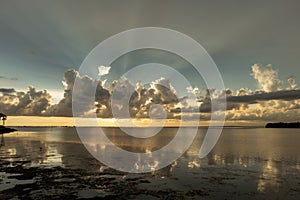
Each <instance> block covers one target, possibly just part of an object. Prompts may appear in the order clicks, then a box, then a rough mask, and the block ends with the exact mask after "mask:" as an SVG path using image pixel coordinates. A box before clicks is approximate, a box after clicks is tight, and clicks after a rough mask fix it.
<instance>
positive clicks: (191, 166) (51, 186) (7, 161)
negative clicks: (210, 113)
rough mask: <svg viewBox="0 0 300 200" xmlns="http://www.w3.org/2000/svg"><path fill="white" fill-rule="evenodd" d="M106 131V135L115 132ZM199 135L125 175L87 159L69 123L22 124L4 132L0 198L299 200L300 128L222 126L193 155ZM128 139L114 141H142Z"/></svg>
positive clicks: (168, 134) (169, 134) (134, 148)
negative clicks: (173, 156)
mask: <svg viewBox="0 0 300 200" xmlns="http://www.w3.org/2000/svg"><path fill="white" fill-rule="evenodd" d="M19 129H20V128H19ZM107 132H110V133H114V134H113V136H112V137H111V139H112V140H114V139H115V138H114V137H117V138H119V137H120V135H118V134H117V136H116V133H118V131H117V130H112V129H108V130H107ZM164 132H165V134H164V136H163V138H162V139H161V140H159V141H168V140H170V137H172V135H173V132H174V130H172V129H165V130H164ZM204 133H205V130H204V129H200V130H199V133H198V135H197V138H196V140H195V142H194V143H193V145H192V146H191V147H190V149H189V150H188V151H187V152H186V153H185V154H184V155H183V156H182V157H181V158H180V159H178V160H177V161H175V162H174V163H172V165H169V166H167V167H165V168H163V169H161V170H158V171H155V172H152V173H146V174H131V173H123V172H119V171H116V170H113V169H111V168H108V167H106V166H105V165H103V164H101V163H100V162H99V161H97V160H96V159H95V158H93V156H91V155H90V154H89V153H88V152H87V150H86V149H85V147H84V146H83V145H82V144H81V142H80V140H79V138H78V136H77V134H76V131H75V129H74V128H30V127H29V128H21V129H20V131H19V132H17V133H12V134H9V135H5V137H4V139H5V146H3V147H1V151H0V153H1V154H0V159H1V160H0V199H12V198H14V199H61V198H62V199H67V198H68V199H87V198H90V199H92V198H97V199H144V200H145V199H237V198H238V199H253V198H254V199H299V197H300V156H299V153H300V150H299V148H298V145H297V143H298V141H299V139H300V130H292V129H290V130H284V131H283V130H277V129H272V130H271V129H268V130H265V129H225V130H224V131H223V134H222V136H221V138H220V140H219V142H218V144H217V145H216V147H215V148H214V149H213V151H212V152H211V153H210V154H209V155H208V156H207V157H206V158H204V159H202V160H200V159H199V158H198V152H199V148H200V145H201V140H202V138H203V135H204ZM122 141H123V142H124V139H123V140H122ZM155 141H157V140H155ZM115 142H116V143H118V141H117V140H115ZM127 143H128V141H127ZM127 143H126V142H125V143H122V144H120V145H121V146H124V148H127V149H130V147H131V148H132V151H138V150H137V147H138V146H141V143H137V144H136V145H135V142H134V141H131V145H128V144H127ZM148 144H149V143H147V142H145V145H148ZM163 144H164V143H159V144H156V143H155V144H154V145H155V146H161V145H163ZM142 146H143V145H142Z"/></svg>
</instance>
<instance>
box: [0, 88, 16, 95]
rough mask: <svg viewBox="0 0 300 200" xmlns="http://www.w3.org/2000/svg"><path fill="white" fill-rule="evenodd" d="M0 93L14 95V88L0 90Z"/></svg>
mask: <svg viewBox="0 0 300 200" xmlns="http://www.w3.org/2000/svg"><path fill="white" fill-rule="evenodd" d="M0 92H1V93H2V94H11V93H15V92H16V91H15V89H14V88H0Z"/></svg>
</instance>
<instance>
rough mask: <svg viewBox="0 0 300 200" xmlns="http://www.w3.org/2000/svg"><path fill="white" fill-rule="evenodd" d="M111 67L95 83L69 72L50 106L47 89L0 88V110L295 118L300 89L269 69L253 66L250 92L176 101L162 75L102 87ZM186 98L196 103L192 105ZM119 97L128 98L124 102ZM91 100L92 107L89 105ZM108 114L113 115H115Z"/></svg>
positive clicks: (194, 90) (200, 94)
mask: <svg viewBox="0 0 300 200" xmlns="http://www.w3.org/2000/svg"><path fill="white" fill-rule="evenodd" d="M110 68H111V67H110V66H100V67H99V68H98V70H99V74H98V75H99V79H98V80H95V79H92V78H90V77H88V76H80V75H79V73H78V72H77V71H76V70H74V69H70V70H68V71H66V72H65V74H64V77H63V81H62V84H63V86H64V89H65V90H64V97H63V98H62V99H61V100H60V101H59V102H58V103H57V104H54V105H51V96H50V94H49V92H48V91H46V90H43V91H37V90H36V89H35V88H34V87H32V86H30V87H29V88H28V91H26V92H18V91H16V90H15V89H13V88H0V111H1V112H5V113H6V114H8V115H48V116H73V114H72V101H75V102H77V104H78V105H80V108H79V112H80V114H81V116H90V114H91V113H94V114H96V116H97V117H101V118H112V117H117V118H127V117H132V118H148V117H154V118H165V117H167V118H180V117H181V116H183V115H184V116H188V117H190V118H191V119H193V118H194V117H196V118H198V117H199V115H200V118H201V119H207V120H209V119H210V114H211V109H212V108H211V105H212V103H214V105H216V110H217V111H218V109H221V108H223V106H226V108H227V110H226V118H227V119H229V120H261V119H264V120H280V119H281V118H282V117H283V116H284V117H285V118H284V119H285V120H293V119H295V118H296V117H298V116H299V110H300V90H299V89H297V84H296V81H295V79H294V77H292V76H291V77H289V78H288V79H287V80H286V81H287V84H288V85H289V86H288V87H287V88H286V89H283V88H282V86H283V83H284V81H282V80H279V78H278V72H277V71H276V70H274V69H273V68H272V66H271V65H267V66H261V65H258V64H255V65H253V66H252V74H251V76H252V77H253V78H254V80H256V81H257V88H256V89H254V90H251V89H248V88H240V89H238V90H236V91H234V90H232V89H229V88H228V89H226V90H224V91H219V90H216V89H213V88H208V89H206V90H200V89H199V88H198V87H189V88H187V96H184V97H179V96H178V94H177V92H176V91H175V89H174V88H173V86H172V84H171V83H170V81H169V80H168V79H166V78H163V77H162V78H160V79H158V80H153V81H152V83H151V84H150V85H147V86H145V85H143V84H142V82H137V83H131V82H130V81H129V80H127V79H126V78H125V77H120V78H119V79H118V80H114V81H112V82H111V83H110V84H108V85H107V87H105V86H104V83H105V82H106V80H105V79H104V78H103V77H104V76H105V75H107V74H108V73H109V71H110ZM75 80H76V85H77V87H78V88H80V89H79V90H76V92H77V94H76V96H77V98H76V99H72V98H74V97H73V93H74V84H75ZM91 88H96V90H95V91H93V90H91ZM93 95H94V99H92V100H91V99H90V97H91V96H93ZM191 96H193V97H196V99H197V101H196V102H195V101H191ZM124 99H127V100H128V102H127V103H125V104H124V101H123V100H124ZM224 100H226V101H227V104H226V105H224V103H225V101H224ZM90 101H92V104H91V103H88V102H90ZM113 111H116V112H117V113H118V114H117V116H115V115H114V114H115V113H114V114H113ZM185 118H186V117H185Z"/></svg>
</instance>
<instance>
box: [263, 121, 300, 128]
mask: <svg viewBox="0 0 300 200" xmlns="http://www.w3.org/2000/svg"><path fill="white" fill-rule="evenodd" d="M265 127H266V128H300V122H292V123H283V122H278V123H268V124H266V126H265Z"/></svg>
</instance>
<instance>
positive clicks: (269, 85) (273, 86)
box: [251, 64, 282, 92]
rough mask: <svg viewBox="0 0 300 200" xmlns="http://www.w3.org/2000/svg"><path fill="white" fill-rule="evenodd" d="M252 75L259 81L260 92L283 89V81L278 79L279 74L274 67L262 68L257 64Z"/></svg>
mask: <svg viewBox="0 0 300 200" xmlns="http://www.w3.org/2000/svg"><path fill="white" fill-rule="evenodd" d="M251 75H252V76H253V78H254V79H255V80H257V82H258V89H259V90H262V91H265V92H273V91H277V90H280V89H281V86H282V81H280V80H279V79H278V72H277V71H275V70H273V69H272V65H267V66H266V67H262V66H260V65H258V64H255V65H253V66H252V74H251Z"/></svg>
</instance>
